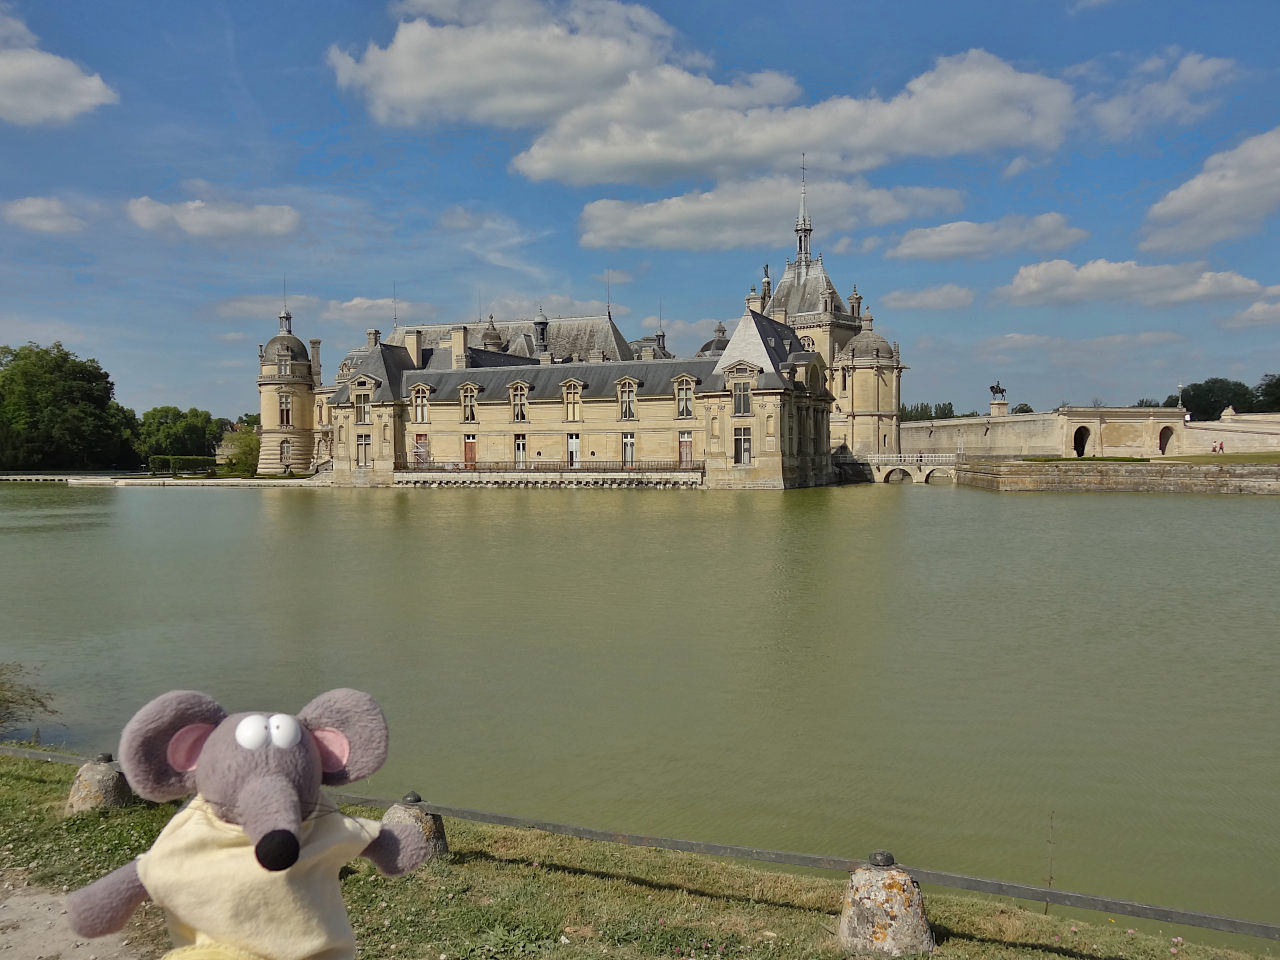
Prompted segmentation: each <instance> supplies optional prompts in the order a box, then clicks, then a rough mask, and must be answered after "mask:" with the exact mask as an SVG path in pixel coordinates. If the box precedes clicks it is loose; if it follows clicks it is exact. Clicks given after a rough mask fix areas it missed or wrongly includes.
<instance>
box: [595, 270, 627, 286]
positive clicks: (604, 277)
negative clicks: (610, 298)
mask: <svg viewBox="0 0 1280 960" xmlns="http://www.w3.org/2000/svg"><path fill="white" fill-rule="evenodd" d="M591 279H592V280H594V281H595V282H596V283H608V284H614V283H616V284H623V283H631V282H632V281H633V280H635V277H634V276H633V275H632V274H631V271H630V270H606V271H605V272H604V273H593V274H592V275H591Z"/></svg>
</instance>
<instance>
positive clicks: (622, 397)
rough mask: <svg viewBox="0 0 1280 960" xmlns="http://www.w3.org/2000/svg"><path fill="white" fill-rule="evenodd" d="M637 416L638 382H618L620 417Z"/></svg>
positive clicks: (626, 418)
mask: <svg viewBox="0 0 1280 960" xmlns="http://www.w3.org/2000/svg"><path fill="white" fill-rule="evenodd" d="M635 418H636V382H635V381H634V380H623V381H622V382H621V383H619V384H618V419H619V420H634V419H635Z"/></svg>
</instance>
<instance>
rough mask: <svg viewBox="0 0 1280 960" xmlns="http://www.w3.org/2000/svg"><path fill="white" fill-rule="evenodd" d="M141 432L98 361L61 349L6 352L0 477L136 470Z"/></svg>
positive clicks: (1, 360) (0, 358) (0, 364)
mask: <svg viewBox="0 0 1280 960" xmlns="http://www.w3.org/2000/svg"><path fill="white" fill-rule="evenodd" d="M137 425H138V419H137V417H135V416H134V413H133V411H132V410H130V409H128V408H127V407H122V406H120V404H118V403H117V402H116V401H115V385H114V384H113V383H112V382H111V378H110V377H109V376H108V375H107V373H106V371H105V370H103V369H102V367H100V366H98V361H97V360H93V359H89V360H81V359H80V358H79V357H77V356H76V355H75V354H74V353H72V352H71V351H69V350H67V349H66V348H65V347H63V346H62V344H61V343H58V342H54V343H53V344H51V345H50V346H48V347H42V346H40V345H39V344H36V343H28V344H26V345H25V346H21V347H17V348H14V347H7V346H5V347H0V469H7V470H85V469H97V468H101V467H122V466H134V465H136V464H137V457H136V455H135V454H134V451H133V440H134V436H135V434H136V432H137Z"/></svg>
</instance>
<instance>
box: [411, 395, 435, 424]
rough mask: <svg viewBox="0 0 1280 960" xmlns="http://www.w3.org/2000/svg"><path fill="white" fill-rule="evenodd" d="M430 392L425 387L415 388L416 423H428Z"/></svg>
mask: <svg viewBox="0 0 1280 960" xmlns="http://www.w3.org/2000/svg"><path fill="white" fill-rule="evenodd" d="M430 395H431V394H430V391H429V390H427V388H426V387H424V386H417V387H414V388H413V420H414V422H415V423H426V422H427V412H428V409H427V398H428V397H429V396H430Z"/></svg>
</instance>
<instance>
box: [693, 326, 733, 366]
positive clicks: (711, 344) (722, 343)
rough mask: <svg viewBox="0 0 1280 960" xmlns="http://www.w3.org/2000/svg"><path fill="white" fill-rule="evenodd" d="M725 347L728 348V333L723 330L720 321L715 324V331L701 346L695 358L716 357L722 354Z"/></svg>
mask: <svg viewBox="0 0 1280 960" xmlns="http://www.w3.org/2000/svg"><path fill="white" fill-rule="evenodd" d="M727 346H729V331H728V330H726V329H725V328H724V323H723V321H722V322H720V323H717V324H716V328H715V330H713V331H712V337H711V339H710V340H708V341H707V342H706V343H704V344H703V345H702V348H701V349H700V350H699V351H698V352H697V354H695V356H698V357H718V356H720V355H721V354H722V353H724V349H725V347H727Z"/></svg>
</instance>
